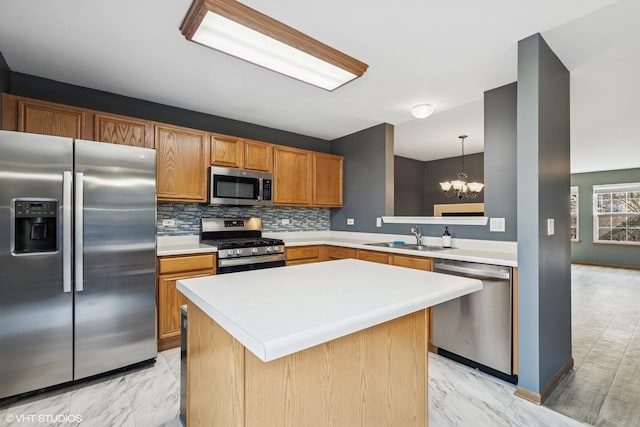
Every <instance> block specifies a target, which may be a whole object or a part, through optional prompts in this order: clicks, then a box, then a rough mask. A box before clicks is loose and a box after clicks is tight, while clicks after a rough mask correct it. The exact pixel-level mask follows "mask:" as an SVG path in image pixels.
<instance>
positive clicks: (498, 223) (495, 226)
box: [489, 218, 505, 233]
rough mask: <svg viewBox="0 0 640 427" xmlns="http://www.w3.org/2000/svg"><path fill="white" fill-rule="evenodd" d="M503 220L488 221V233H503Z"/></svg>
mask: <svg viewBox="0 0 640 427" xmlns="http://www.w3.org/2000/svg"><path fill="white" fill-rule="evenodd" d="M504 227H505V223H504V218H490V219H489V231H495V232H500V233H504Z"/></svg>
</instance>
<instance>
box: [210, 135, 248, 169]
mask: <svg viewBox="0 0 640 427" xmlns="http://www.w3.org/2000/svg"><path fill="white" fill-rule="evenodd" d="M243 148H244V141H243V140H242V138H238V137H235V136H229V135H221V134H217V133H214V134H211V164H212V165H216V166H226V167H230V168H241V167H243V165H244V161H243V160H244V159H243V157H244V150H243Z"/></svg>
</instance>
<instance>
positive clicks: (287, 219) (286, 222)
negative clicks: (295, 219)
mask: <svg viewBox="0 0 640 427" xmlns="http://www.w3.org/2000/svg"><path fill="white" fill-rule="evenodd" d="M280 223H281V224H282V225H289V224H291V221H289V218H285V219H283V220H282V221H280Z"/></svg>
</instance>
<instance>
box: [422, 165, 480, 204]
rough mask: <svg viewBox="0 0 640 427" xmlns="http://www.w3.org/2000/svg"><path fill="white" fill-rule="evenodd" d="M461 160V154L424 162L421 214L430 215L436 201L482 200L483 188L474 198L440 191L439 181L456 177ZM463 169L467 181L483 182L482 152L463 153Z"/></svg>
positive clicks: (462, 201) (478, 201)
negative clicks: (460, 196) (453, 195)
mask: <svg viewBox="0 0 640 427" xmlns="http://www.w3.org/2000/svg"><path fill="white" fill-rule="evenodd" d="M461 162H462V157H461V156H457V157H450V158H447V159H439V160H432V161H429V162H424V168H425V172H424V183H423V185H424V210H423V212H424V213H423V214H422V215H427V216H432V215H433V205H434V204H436V203H482V202H484V190H482V192H481V193H480V194H478V196H477V197H476V198H475V199H462V200H460V199H458V198H457V197H447V196H445V194H444V193H443V192H442V190H441V188H440V184H439V183H440V182H442V181H452V180H454V179H458V178H457V176H456V174H457V173H458V172H460V170H461V164H462V163H461ZM464 169H465V172H466V173H467V175H469V178H468V181H469V182H473V181H479V182H484V153H476V154H467V155H465V156H464Z"/></svg>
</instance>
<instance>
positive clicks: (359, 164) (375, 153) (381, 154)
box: [331, 124, 393, 232]
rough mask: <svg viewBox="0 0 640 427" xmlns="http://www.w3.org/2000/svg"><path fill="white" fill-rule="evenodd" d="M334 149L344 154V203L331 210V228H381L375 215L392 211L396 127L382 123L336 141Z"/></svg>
mask: <svg viewBox="0 0 640 427" xmlns="http://www.w3.org/2000/svg"><path fill="white" fill-rule="evenodd" d="M331 152H332V153H333V154H338V155H340V156H344V190H343V191H344V194H343V195H344V204H343V207H342V208H336V209H331V229H332V230H340V231H365V232H375V231H376V230H380V229H379V228H378V229H376V217H381V216H383V215H391V214H392V210H393V206H392V205H390V203H392V202H393V198H392V197H393V196H392V194H390V193H392V192H393V127H392V126H391V125H389V124H381V125H377V126H374V127H371V128H368V129H365V130H362V131H359V132H356V133H353V134H351V135H347V136H344V137H342V138H338V139H336V140H333V141H332V142H331ZM347 218H353V219H354V220H355V225H352V226H351V225H349V226H348V225H347Z"/></svg>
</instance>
